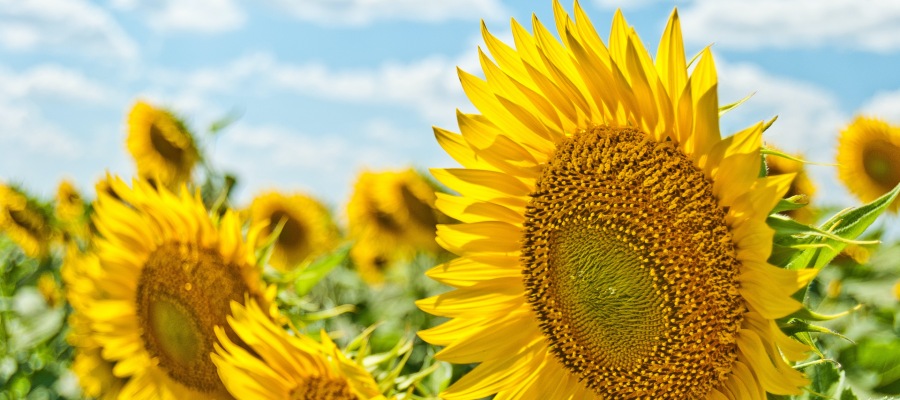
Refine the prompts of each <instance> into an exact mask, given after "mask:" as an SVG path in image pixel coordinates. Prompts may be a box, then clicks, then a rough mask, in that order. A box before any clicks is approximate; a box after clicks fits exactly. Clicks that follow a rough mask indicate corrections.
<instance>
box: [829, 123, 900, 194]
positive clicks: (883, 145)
mask: <svg viewBox="0 0 900 400" xmlns="http://www.w3.org/2000/svg"><path fill="white" fill-rule="evenodd" d="M837 163H838V177H839V178H840V179H841V181H843V182H844V185H846V186H847V188H849V189H850V191H851V192H853V194H855V195H856V196H857V197H858V198H859V199H860V200H862V201H864V202H870V201H872V200H875V199H877V198H879V197H881V196H882V195H884V194H885V193H887V192H889V191H891V189H893V188H894V187H895V186H897V185H898V184H900V127H897V126H891V125H888V123H887V122H885V121H883V120H880V119H877V118H866V117H857V118H856V119H855V120H853V122H852V123H851V124H850V125H849V126H847V128H845V129H844V130H843V131H842V132H841V136H840V139H839V143H838V149H837ZM888 209H889V210H891V211H893V212H897V210H900V200H894V202H893V203H891V205H890V206H889V207H888Z"/></svg>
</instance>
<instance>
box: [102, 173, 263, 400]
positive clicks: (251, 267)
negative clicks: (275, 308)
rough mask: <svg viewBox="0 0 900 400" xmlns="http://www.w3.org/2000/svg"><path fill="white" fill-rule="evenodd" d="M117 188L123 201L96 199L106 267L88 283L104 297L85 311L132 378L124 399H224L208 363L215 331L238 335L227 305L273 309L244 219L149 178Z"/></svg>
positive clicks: (106, 350) (119, 369) (108, 354)
mask: <svg viewBox="0 0 900 400" xmlns="http://www.w3.org/2000/svg"><path fill="white" fill-rule="evenodd" d="M110 184H111V186H112V187H113V191H114V193H115V194H116V195H117V196H118V197H119V198H118V199H116V198H113V197H112V196H111V195H109V194H106V193H98V196H99V199H98V201H97V205H96V213H95V215H94V223H95V225H96V227H97V231H98V236H97V237H95V240H94V243H93V247H94V248H96V249H97V254H98V258H99V269H98V271H97V272H96V273H94V274H92V275H91V276H90V279H91V280H92V281H93V282H94V284H95V286H102V287H103V288H104V291H105V293H106V294H107V295H105V296H104V297H103V298H100V299H96V300H95V301H94V302H93V307H91V308H89V309H87V310H84V314H85V315H86V316H87V317H88V318H89V319H91V320H92V326H93V328H94V329H95V330H96V332H95V333H94V334H93V337H94V338H95V340H96V342H97V343H98V345H99V346H101V347H102V352H101V354H102V356H103V358H104V359H107V360H109V361H111V362H113V363H114V364H115V367H114V372H115V374H116V376H119V377H123V378H128V379H129V380H128V383H127V384H125V386H124V387H123V389H122V395H123V396H126V397H132V398H146V397H148V396H159V397H156V398H170V399H176V398H198V397H202V398H227V397H228V395H227V392H226V390H225V387H224V386H223V385H222V383H221V381H220V380H219V377H218V374H217V373H216V369H215V365H213V364H212V361H211V359H210V357H209V355H210V353H211V352H212V351H213V350H214V349H213V346H214V343H215V342H216V333H215V332H214V328H215V327H216V326H224V327H225V334H226V335H232V336H233V335H234V332H233V330H232V329H231V328H230V327H228V326H227V320H226V317H227V315H228V314H229V312H230V303H231V302H232V301H244V299H245V298H247V296H249V298H253V299H255V300H256V301H258V302H261V303H263V304H268V302H269V301H270V299H271V297H272V296H273V295H274V292H273V291H271V290H270V291H267V292H265V293H264V290H263V288H262V286H261V283H260V280H259V273H258V271H257V269H256V267H255V265H256V259H255V256H254V251H253V246H252V245H250V244H248V243H247V242H245V240H244V238H243V236H242V224H241V221H240V218H239V217H238V216H237V214H236V213H235V212H233V211H230V210H229V211H226V212H225V213H224V214H222V215H221V216H217V217H216V218H213V217H211V216H210V215H209V213H208V211H207V210H206V208H205V207H204V205H203V202H202V201H201V199H200V197H199V195H198V194H191V193H189V192H188V191H187V190H182V191H181V193H180V194H174V193H172V192H170V191H168V189H166V188H164V187H158V188H154V187H153V186H151V185H150V184H149V183H147V182H146V181H143V180H136V181H135V182H134V184H133V187H128V186H127V185H126V184H125V183H124V182H122V181H121V180H118V179H117V178H113V179H112V180H111V181H110ZM253 234H255V231H254V230H251V231H250V235H251V237H249V238H247V241H248V242H250V243H253V242H255V240H256V238H255V237H252V236H253ZM233 337H234V336H233Z"/></svg>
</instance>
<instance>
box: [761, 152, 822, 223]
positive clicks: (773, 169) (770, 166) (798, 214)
mask: <svg viewBox="0 0 900 400" xmlns="http://www.w3.org/2000/svg"><path fill="white" fill-rule="evenodd" d="M792 157H794V158H797V159H802V157H801V156H800V155H799V154H795V155H792ZM766 168H767V170H768V174H769V175H782V174H794V180H792V181H791V186H790V187H789V188H788V191H787V193H786V194H785V197H791V196H796V195H800V194H802V195H806V196H807V197H808V198H809V199H810V200H812V197H813V196H814V195H815V194H816V185H815V184H813V182H812V180H811V179H809V175H807V173H806V168H804V166H803V163H802V162H800V161H795V160H791V159H789V158H785V157H780V156H777V155H767V156H766ZM810 207H811V206H809V205H807V206H806V207H803V208H799V209H796V210H790V211H786V212H784V214H785V215H787V216H789V217H791V218H793V219H795V220H797V221H800V222H802V223H804V224H811V223H813V222H815V218H816V213H815V210H813V209H812V208H810Z"/></svg>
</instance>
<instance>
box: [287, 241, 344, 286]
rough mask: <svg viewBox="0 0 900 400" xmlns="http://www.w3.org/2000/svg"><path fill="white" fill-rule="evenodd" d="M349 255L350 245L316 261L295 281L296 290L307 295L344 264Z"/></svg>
mask: <svg viewBox="0 0 900 400" xmlns="http://www.w3.org/2000/svg"><path fill="white" fill-rule="evenodd" d="M348 254H350V245H344V246H342V247H340V248H338V249H337V250H335V251H334V252H333V253H331V254H328V255H326V256H322V257H320V258H319V259H317V260H315V261H314V262H313V263H312V264H310V265H309V266H307V267H306V268H304V269H303V270H302V271H301V272H300V273H299V274H298V275H297V278H296V279H294V290H295V291H296V292H297V294H298V295H300V296H303V295H306V294H307V293H309V291H310V290H311V289H312V288H313V286H315V285H316V283H319V281H320V280H322V278H324V277H325V276H326V275H328V273H329V272H331V270H333V269H334V268H335V267H337V266H338V265H340V264H341V263H342V262H344V260H346V259H347V255H348Z"/></svg>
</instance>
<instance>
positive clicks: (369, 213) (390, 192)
mask: <svg viewBox="0 0 900 400" xmlns="http://www.w3.org/2000/svg"><path fill="white" fill-rule="evenodd" d="M434 202H435V189H434V188H433V187H432V186H431V185H430V184H429V183H428V182H427V181H426V180H425V179H424V178H423V177H422V176H421V175H419V174H418V173H416V172H415V171H414V170H412V169H407V170H402V171H382V172H370V171H364V172H362V173H361V174H360V175H359V177H358V178H357V180H356V183H355V185H354V188H353V194H352V195H351V197H350V201H349V202H348V204H347V216H348V220H349V223H348V229H349V236H350V237H351V238H353V239H354V240H355V241H356V244H355V248H354V250H353V251H352V252H351V257H352V258H353V259H354V263H355V264H356V265H357V266H366V265H375V264H372V260H375V259H376V258H374V257H378V259H380V260H402V259H406V258H409V257H410V256H411V255H412V254H414V253H415V252H416V251H418V250H422V251H426V252H436V251H437V250H438V249H439V247H438V245H437V242H435V225H436V224H437V222H438V220H439V219H440V218H441V217H442V215H441V214H440V213H439V212H438V211H437V210H436V209H435V208H434ZM381 267H383V268H387V267H389V266H388V265H386V264H383V263H382V265H381ZM383 268H382V270H383ZM370 272H376V271H375V270H371V271H370ZM366 276H369V277H371V278H372V279H374V280H376V281H377V280H379V278H377V276H378V274H377V273H375V274H366Z"/></svg>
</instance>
